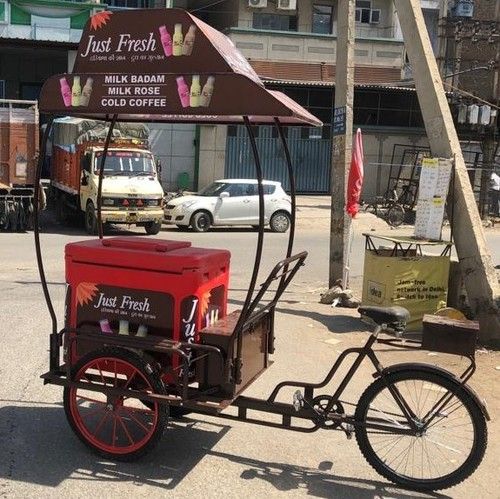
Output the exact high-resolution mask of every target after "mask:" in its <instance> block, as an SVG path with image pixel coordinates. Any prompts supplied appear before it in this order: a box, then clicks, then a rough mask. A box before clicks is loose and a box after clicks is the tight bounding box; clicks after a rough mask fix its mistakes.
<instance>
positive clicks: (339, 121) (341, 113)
mask: <svg viewBox="0 0 500 499" xmlns="http://www.w3.org/2000/svg"><path fill="white" fill-rule="evenodd" d="M345 132H346V108H345V106H344V107H336V108H335V109H334V110H333V126H332V134H333V135H334V136H335V135H344V134H345Z"/></svg>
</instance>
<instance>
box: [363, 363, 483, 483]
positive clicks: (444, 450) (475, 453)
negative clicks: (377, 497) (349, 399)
mask: <svg viewBox="0 0 500 499" xmlns="http://www.w3.org/2000/svg"><path fill="white" fill-rule="evenodd" d="M395 389H396V390H398V391H399V393H400V394H401V397H402V398H403V400H404V401H405V403H406V405H407V406H408V407H409V409H410V411H411V412H412V413H413V414H414V417H412V419H413V422H414V423H415V424H416V425H417V427H418V428H419V429H420V431H413V430H411V427H410V424H409V423H408V420H407V418H406V416H405V415H404V414H403V411H402V410H401V409H400V407H399V405H398V404H397V403H396V401H395V399H394V397H393V395H392V393H391V392H392V391H393V390H395ZM451 393H453V395H452V397H451V399H450V400H449V401H448V402H446V404H445V405H444V407H441V403H440V400H442V401H443V402H444V400H443V397H446V395H448V394H451ZM354 417H355V419H356V421H357V422H359V423H363V422H365V423H366V422H368V423H370V422H371V423H372V424H379V425H384V426H386V427H388V429H381V428H366V427H364V426H357V427H356V440H357V442H358V445H359V448H360V450H361V452H362V453H363V456H364V457H365V458H366V460H367V461H368V463H370V465H371V466H372V467H373V468H374V469H375V470H376V471H377V472H378V473H380V474H381V475H382V476H384V477H385V478H387V479H388V480H390V481H392V482H394V483H396V484H398V485H401V486H404V487H408V488H411V489H414V490H439V489H446V488H448V487H452V486H454V485H457V484H458V483H460V482H462V481H463V480H465V479H466V478H467V477H468V476H470V475H471V474H472V473H473V472H474V470H475V469H476V468H477V467H478V466H479V464H480V463H481V460H482V459H483V456H484V452H485V450H486V443H487V429H486V421H485V418H484V415H483V413H482V411H481V408H480V407H479V406H478V404H477V402H476V401H475V400H474V399H473V398H472V397H471V396H470V395H469V393H468V392H466V391H465V390H464V389H463V388H462V387H461V386H460V384H459V383H458V382H456V381H454V380H452V379H450V378H448V377H446V376H443V375H442V374H440V373H437V372H429V371H423V370H419V369H408V370H406V371H400V372H396V373H393V374H389V375H387V376H384V377H383V378H379V379H378V380H377V381H375V382H374V383H372V384H371V385H370V386H369V387H368V388H367V389H366V391H365V392H364V393H363V395H362V396H361V398H360V400H359V403H358V406H357V408H356V413H355V416H354ZM428 422H429V423H428ZM426 423H428V425H427V424H426ZM391 426H392V431H391Z"/></svg>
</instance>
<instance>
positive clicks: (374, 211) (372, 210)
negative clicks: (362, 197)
mask: <svg viewBox="0 0 500 499" xmlns="http://www.w3.org/2000/svg"><path fill="white" fill-rule="evenodd" d="M363 211H364V212H365V213H371V214H372V215H375V216H378V213H377V205H376V204H367V205H366V206H365V207H364V209H363Z"/></svg>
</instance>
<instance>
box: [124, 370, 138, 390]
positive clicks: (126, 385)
mask: <svg viewBox="0 0 500 499" xmlns="http://www.w3.org/2000/svg"><path fill="white" fill-rule="evenodd" d="M136 372H137V371H136V370H134V372H133V373H132V376H130V378H129V379H128V380H127V382H126V383H125V386H124V387H123V389H124V390H125V388H127V387H128V385H130V382H131V381H132V379H133V378H134V376H135V374H136Z"/></svg>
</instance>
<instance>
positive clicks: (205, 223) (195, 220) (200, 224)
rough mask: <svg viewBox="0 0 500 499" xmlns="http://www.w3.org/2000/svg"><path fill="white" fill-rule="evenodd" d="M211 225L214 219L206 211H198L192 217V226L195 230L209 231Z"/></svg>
mask: <svg viewBox="0 0 500 499" xmlns="http://www.w3.org/2000/svg"><path fill="white" fill-rule="evenodd" d="M211 225H212V219H211V218H210V214H209V213H208V212H206V211H198V212H197V213H195V214H194V215H193V216H192V217H191V227H192V228H193V230H194V231H195V232H207V230H208V229H210V226H211Z"/></svg>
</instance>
